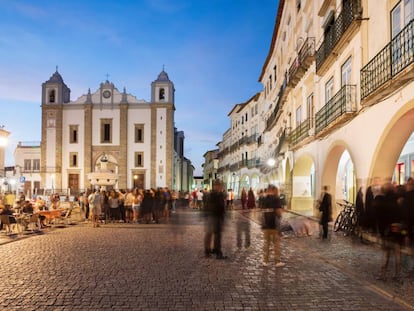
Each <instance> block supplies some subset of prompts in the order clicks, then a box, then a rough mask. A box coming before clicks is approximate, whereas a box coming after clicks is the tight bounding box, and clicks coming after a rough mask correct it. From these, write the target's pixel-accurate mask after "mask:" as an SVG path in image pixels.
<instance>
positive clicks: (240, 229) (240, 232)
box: [236, 215, 250, 250]
mask: <svg viewBox="0 0 414 311" xmlns="http://www.w3.org/2000/svg"><path fill="white" fill-rule="evenodd" d="M236 233H237V237H236V238H237V248H238V250H241V249H242V247H243V240H244V247H245V248H249V247H250V220H249V219H247V218H245V217H244V216H242V215H238V217H237V222H236Z"/></svg>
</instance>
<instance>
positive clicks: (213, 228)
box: [204, 180, 227, 259]
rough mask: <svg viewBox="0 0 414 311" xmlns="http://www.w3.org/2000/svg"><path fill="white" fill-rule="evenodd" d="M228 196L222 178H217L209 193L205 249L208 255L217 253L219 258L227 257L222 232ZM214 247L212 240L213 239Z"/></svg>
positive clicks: (206, 211) (206, 210)
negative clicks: (222, 244) (224, 253)
mask: <svg viewBox="0 0 414 311" xmlns="http://www.w3.org/2000/svg"><path fill="white" fill-rule="evenodd" d="M225 202H226V197H225V194H224V192H223V185H222V183H221V181H220V180H215V181H214V183H213V190H212V191H211V192H210V193H209V194H208V198H207V207H206V209H205V213H206V217H207V219H206V232H205V236H204V251H205V255H206V257H209V256H210V254H215V255H216V258H217V259H225V258H227V257H226V256H224V255H223V252H222V251H221V233H222V231H223V223H224V212H225V207H226V205H225ZM213 237H214V241H213V248H211V242H212V240H213Z"/></svg>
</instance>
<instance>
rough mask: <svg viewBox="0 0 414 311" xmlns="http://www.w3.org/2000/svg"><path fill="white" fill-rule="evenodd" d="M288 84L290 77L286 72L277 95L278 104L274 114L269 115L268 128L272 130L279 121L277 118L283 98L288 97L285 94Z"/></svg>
mask: <svg viewBox="0 0 414 311" xmlns="http://www.w3.org/2000/svg"><path fill="white" fill-rule="evenodd" d="M287 84H288V79H287V73H286V75H285V79H284V80H283V83H282V85H281V86H280V89H279V93H278V95H277V96H278V98H277V102H276V106H275V108H274V109H273V112H272V114H271V115H270V116H269V118H268V119H267V121H266V129H267V130H270V129H271V128H272V126H273V124H275V123H276V122H277V119H278V118H279V116H280V113H281V107H282V104H283V100H284V99H286V96H284V95H285V91H286V87H287Z"/></svg>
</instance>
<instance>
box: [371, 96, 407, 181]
mask: <svg viewBox="0 0 414 311" xmlns="http://www.w3.org/2000/svg"><path fill="white" fill-rule="evenodd" d="M413 131H414V101H411V102H409V103H408V104H407V105H406V106H404V107H403V108H401V109H400V110H399V111H398V112H397V113H396V114H395V115H394V117H393V118H392V119H391V122H390V123H389V124H388V126H387V127H386V128H385V130H384V131H383V134H382V135H381V137H380V140H379V143H378V144H377V148H376V150H375V153H374V156H373V158H372V163H371V169H370V171H369V176H368V179H369V181H370V180H371V179H373V178H374V177H380V178H381V179H382V180H384V179H391V178H392V176H393V174H394V171H395V168H396V164H397V162H398V159H399V158H400V155H401V152H402V150H403V149H404V147H405V146H406V144H407V141H408V139H409V138H410V136H411V135H412V133H413ZM406 152H407V153H410V150H407V151H406ZM412 152H413V150H411V153H412ZM410 164H411V163H410ZM412 170H413V168H412V166H411V169H410V172H408V174H407V175H409V176H413V171H412ZM405 177H407V176H405ZM402 179H404V178H402ZM369 181H368V183H369ZM399 181H402V180H399Z"/></svg>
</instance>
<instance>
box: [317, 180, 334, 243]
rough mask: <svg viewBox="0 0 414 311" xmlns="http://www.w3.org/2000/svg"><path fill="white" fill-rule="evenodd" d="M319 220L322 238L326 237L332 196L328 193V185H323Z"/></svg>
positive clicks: (330, 217) (330, 216) (330, 219)
mask: <svg viewBox="0 0 414 311" xmlns="http://www.w3.org/2000/svg"><path fill="white" fill-rule="evenodd" d="M319 211H320V213H321V215H320V221H319V224H320V225H321V226H322V239H323V240H324V239H327V238H328V223H329V222H331V221H332V196H331V195H330V193H329V186H326V185H325V186H323V189H322V193H321V198H320V204H319Z"/></svg>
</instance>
